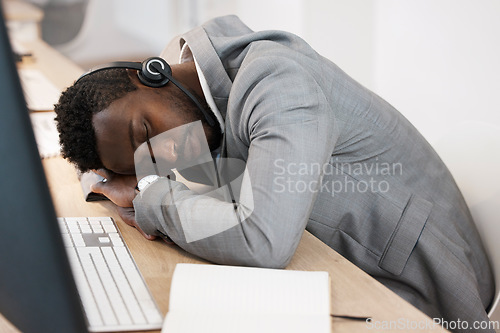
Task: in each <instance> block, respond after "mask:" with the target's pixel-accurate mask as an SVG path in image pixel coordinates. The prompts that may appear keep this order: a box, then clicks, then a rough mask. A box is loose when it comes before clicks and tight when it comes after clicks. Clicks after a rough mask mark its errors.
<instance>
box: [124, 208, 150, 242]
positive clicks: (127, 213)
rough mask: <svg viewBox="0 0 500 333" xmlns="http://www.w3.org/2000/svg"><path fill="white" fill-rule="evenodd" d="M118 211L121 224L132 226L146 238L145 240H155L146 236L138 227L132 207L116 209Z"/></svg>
mask: <svg viewBox="0 0 500 333" xmlns="http://www.w3.org/2000/svg"><path fill="white" fill-rule="evenodd" d="M117 209H118V214H119V215H120V217H121V218H122V220H123V222H125V223H127V224H128V225H129V226H132V227H134V228H136V229H137V230H139V232H140V233H141V234H142V235H143V236H144V238H146V239H147V240H155V239H156V236H153V235H148V234H146V233H145V232H144V231H142V229H141V228H140V227H139V225H138V224H137V221H136V220H135V210H134V208H133V207H119V206H118V207H117Z"/></svg>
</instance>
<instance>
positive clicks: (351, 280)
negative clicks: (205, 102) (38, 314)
mask: <svg viewBox="0 0 500 333" xmlns="http://www.w3.org/2000/svg"><path fill="white" fill-rule="evenodd" d="M29 47H31V48H32V49H33V52H34V54H35V56H36V60H37V62H36V66H39V67H40V68H41V69H42V70H44V72H45V73H47V75H48V76H49V78H51V79H54V83H55V84H57V85H59V86H60V87H61V88H63V87H65V86H67V85H69V84H71V83H72V82H73V81H74V80H75V79H76V78H77V77H78V75H79V74H80V73H81V70H80V69H79V68H77V67H76V66H75V65H73V64H71V63H70V62H69V61H68V60H67V59H65V58H63V57H62V56H61V55H59V54H57V52H54V51H53V50H52V49H50V48H49V47H48V46H47V45H46V44H44V43H42V42H36V43H33V44H31V45H29ZM43 165H44V168H45V172H46V175H47V179H48V182H49V186H50V190H51V193H52V197H53V201H54V205H55V209H56V212H57V214H58V215H59V216H112V217H113V218H114V219H115V220H116V221H117V224H118V227H119V229H120V231H121V232H122V234H123V237H124V239H125V241H126V243H127V244H128V246H129V248H130V250H131V252H132V254H133V256H134V258H135V260H136V262H137V265H138V266H139V269H140V270H141V272H142V274H143V276H144V278H145V279H146V282H147V284H148V286H149V288H150V289H151V291H152V294H153V295H154V297H155V299H156V301H157V303H158V305H159V307H160V309H161V311H162V312H163V314H166V313H167V311H168V300H169V291H170V282H171V278H172V273H173V271H174V268H175V265H176V264H177V263H206V262H205V261H203V260H201V259H199V258H197V257H194V256H192V255H190V254H189V253H187V252H185V251H183V250H181V249H180V248H178V247H177V246H175V245H167V244H165V243H164V242H163V241H160V240H158V241H147V240H145V239H144V238H143V237H142V236H141V235H140V234H139V233H138V232H137V231H136V230H135V229H134V228H132V227H129V226H128V225H126V224H125V223H124V222H123V221H122V220H121V219H120V218H119V216H118V214H117V213H116V211H115V209H114V207H113V205H112V204H111V203H110V202H104V203H102V202H101V203H95V202H94V203H87V202H85V201H84V199H83V194H82V192H81V188H80V184H79V182H78V179H77V176H76V172H75V170H74V168H73V167H72V166H71V165H70V164H68V163H67V162H66V161H65V160H63V159H62V158H60V157H56V158H49V159H44V160H43ZM287 269H294V270H311V271H313V270H314V271H316V270H322V271H328V272H329V273H330V276H331V281H332V285H331V300H332V313H333V314H339V315H351V316H363V317H371V318H373V323H378V324H379V325H382V324H383V323H384V322H385V323H390V322H392V323H393V324H394V325H395V323H403V322H404V323H409V325H419V326H416V327H427V328H428V329H422V330H419V331H424V332H425V331H431V330H432V331H433V332H439V331H442V332H443V331H444V330H442V329H440V328H434V327H433V324H432V321H431V319H430V318H429V317H427V316H426V315H424V314H423V313H422V312H420V311H418V310H417V309H416V308H414V307H413V306H412V305H410V304H409V303H407V302H406V301H404V300H403V299H401V298H400V297H399V296H397V295H396V294H394V293H393V292H391V291H390V290H389V289H387V288H386V287H384V286H383V285H382V284H380V283H379V282H377V281H376V280H374V279H373V278H371V277H370V276H369V275H367V274H366V273H364V272H363V271H361V270H360V269H359V268H357V267H356V266H354V265H353V264H352V263H350V262H349V261H347V260H346V259H345V258H343V257H342V256H340V255H339V254H338V253H337V252H335V251H334V250H332V249H331V248H329V247H328V246H326V245H325V244H324V243H322V242H321V241H319V240H318V239H317V238H315V237H314V236H312V235H311V234H310V233H308V232H305V233H304V235H303V238H302V240H301V242H300V245H299V247H298V249H297V252H296V253H295V255H294V257H293V259H292V262H291V263H290V265H289V266H288V267H287ZM4 325H6V324H4ZM426 325H427V326H426ZM4 327H6V326H4ZM398 327H399V328H400V329H399V330H398V329H391V332H400V331H405V329H404V327H402V326H401V325H400V326H398ZM411 327H415V326H411ZM411 327H410V328H411ZM413 330H415V329H413ZM1 331H2V326H1V318H0V332H1ZM332 331H333V332H349V333H351V332H365V331H366V332H369V331H381V330H377V329H374V328H372V329H370V328H369V327H368V325H367V324H366V323H365V322H357V321H352V320H345V319H332ZM8 332H10V331H8Z"/></svg>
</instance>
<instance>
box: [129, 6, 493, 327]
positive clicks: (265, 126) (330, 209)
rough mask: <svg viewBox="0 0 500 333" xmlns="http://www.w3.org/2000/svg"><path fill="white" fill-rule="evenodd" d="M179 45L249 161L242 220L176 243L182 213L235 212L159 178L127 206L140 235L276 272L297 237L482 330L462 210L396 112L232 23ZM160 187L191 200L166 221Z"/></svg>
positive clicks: (287, 46)
mask: <svg viewBox="0 0 500 333" xmlns="http://www.w3.org/2000/svg"><path fill="white" fill-rule="evenodd" d="M184 42H185V43H187V44H188V45H189V47H190V49H191V51H192V53H193V55H194V56H195V58H196V60H197V62H198V64H199V66H200V68H201V70H202V72H203V74H204V76H205V77H206V80H207V83H208V85H209V87H210V91H211V93H212V95H213V97H214V100H215V103H216V104H217V107H218V108H219V110H220V111H221V113H222V115H223V117H224V118H225V132H226V137H225V145H226V154H227V156H228V157H232V158H237V159H240V160H243V161H245V162H246V170H247V176H248V177H249V180H250V181H249V182H246V183H245V182H243V183H244V184H243V185H242V186H243V187H242V191H243V190H245V189H244V187H245V186H248V187H250V188H251V196H252V198H251V199H252V207H251V209H250V210H247V211H250V212H251V214H247V216H243V218H241V219H240V221H239V223H235V224H233V225H232V226H231V227H228V228H226V229H225V230H224V231H222V232H219V233H216V234H213V235H211V236H209V237H205V238H200V239H196V240H193V239H190V240H187V238H186V235H185V229H184V228H185V226H184V227H183V225H182V223H181V222H180V221H179V219H178V215H179V213H180V214H182V212H181V210H185V211H193V210H198V211H200V210H201V211H202V214H203V215H204V216H206V218H207V220H210V221H212V222H211V223H216V221H217V219H218V218H219V219H224V214H229V213H228V212H229V210H231V209H233V205H232V203H230V202H225V201H223V200H222V201H221V202H217V198H212V200H213V201H212V203H213V205H212V204H204V205H202V204H200V201H202V200H206V198H202V197H203V196H197V194H195V193H192V192H191V191H189V189H187V188H186V187H185V186H183V185H182V184H179V183H178V182H172V184H173V185H172V184H170V185H171V187H172V188H171V189H170V188H169V187H168V186H167V185H166V183H165V182H166V180H160V181H157V182H155V183H154V184H153V185H151V186H150V187H148V189H147V190H146V191H145V192H144V193H143V195H142V196H140V197H137V198H136V200H135V202H134V204H135V209H136V218H137V222H138V223H139V225H140V226H141V227H142V229H143V230H144V231H145V232H147V233H151V234H158V231H160V232H162V233H164V234H167V235H168V236H169V237H170V238H171V239H172V240H173V241H174V242H175V243H176V244H178V245H179V246H180V247H182V248H184V249H185V250H187V251H188V252H190V253H193V254H196V255H198V256H200V257H202V258H205V259H208V260H210V261H213V262H216V263H221V264H234V265H250V266H263V267H285V266H286V265H287V263H288V262H289V261H290V259H291V257H292V256H293V254H294V251H295V249H296V247H297V245H298V243H299V241H300V238H301V235H302V233H303V231H304V229H307V230H309V231H310V232H311V233H312V234H314V235H315V236H316V237H318V238H319V239H321V240H322V241H323V242H325V243H326V244H328V245H329V246H330V247H332V248H333V249H335V250H336V251H338V252H339V253H340V254H342V255H343V256H345V257H346V258H347V259H349V260H350V261H352V262H353V263H354V264H356V265H357V266H359V267H360V268H362V269H363V270H365V271H366V272H367V273H369V274H370V275H372V276H373V277H375V278H376V279H378V280H379V281H381V282H382V283H384V284H385V285H387V286H388V287H389V288H391V289H393V290H394V291H395V292H397V293H398V294H399V295H401V296H402V297H404V298H405V299H407V300H408V301H410V302H411V303H413V304H414V305H416V306H417V307H419V308H420V309H422V310H423V311H424V312H426V313H427V314H428V315H430V316H432V317H437V318H445V319H446V320H456V319H457V318H460V319H461V320H469V321H473V320H487V317H486V314H485V310H484V309H485V307H487V306H488V304H489V302H490V300H491V297H492V294H493V290H494V286H493V280H492V273H491V271H490V267H489V264H488V261H487V258H486V256H485V252H484V249H483V246H482V244H481V241H480V239H479V237H478V234H477V232H476V230H475V228H474V225H473V221H472V220H471V217H470V215H469V211H468V208H467V206H466V204H465V202H464V200H463V198H462V196H461V194H460V192H459V190H458V188H457V186H456V185H455V182H454V180H453V178H452V176H451V175H450V173H449V172H448V170H447V168H446V167H445V166H444V164H443V163H442V161H441V160H440V158H439V157H438V156H437V155H436V153H435V152H434V150H433V149H432V148H431V147H430V146H429V144H428V143H427V142H426V141H425V140H424V138H423V137H422V136H421V135H420V134H419V133H418V132H417V130H416V129H415V128H414V127H413V126H412V125H411V124H410V123H409V122H408V121H407V120H406V119H405V118H404V117H403V116H402V115H401V114H400V113H399V112H398V111H396V110H395V109H394V108H393V107H392V106H391V105H389V104H388V103H387V102H386V101H384V100H383V99H381V98H380V97H379V96H377V95H375V94H374V93H372V92H370V91H369V90H367V89H366V88H364V87H363V86H361V85H360V84H358V83H357V82H355V81H354V80H353V79H352V78H350V77H349V76H348V75H347V74H346V73H344V72H343V71H342V70H341V69H340V68H338V67H337V66H336V65H335V64H333V63H332V62H330V61H329V60H327V59H325V58H323V57H322V56H320V55H319V54H318V53H316V52H315V51H314V50H313V49H312V48H311V47H310V46H309V45H308V44H307V43H305V42H304V41H303V40H302V39H300V38H299V37H297V36H295V35H293V34H290V33H286V32H282V31H263V32H253V31H252V30H250V29H249V28H248V27H246V26H245V25H244V24H243V23H242V22H241V21H240V20H239V19H238V18H237V17H234V16H229V17H223V18H218V19H215V20H212V21H209V22H208V23H206V24H204V25H203V26H201V27H198V28H195V29H193V30H192V31H190V32H188V33H186V34H185V35H183V36H181V39H180V43H181V44H182V43H184ZM174 46H175V48H176V50H178V49H179V48H180V45H179V44H177V45H174ZM170 190H172V191H173V193H177V195H178V197H184V198H187V197H189V198H190V200H187V201H184V202H185V203H184V204H183V205H182V207H181V206H179V207H177V210H178V211H177V212H176V213H175V214H174V213H172V212H171V207H170V205H169V204H170V203H171V196H172V195H173V194H172V192H171V191H170ZM198 199H199V200H198ZM205 202H206V201H205ZM238 204H239V206H238V207H237V211H238V213H241V212H240V211H239V210H244V209H245V207H244V206H245V204H244V203H242V202H240V203H238ZM214 207H217V209H214ZM224 207H225V208H227V209H225V208H224ZM246 208H248V207H246ZM176 214H177V215H176ZM243 215H244V214H243ZM241 216H242V215H241V214H240V217H241ZM333 283H335V281H334V282H333ZM471 325H472V323H471Z"/></svg>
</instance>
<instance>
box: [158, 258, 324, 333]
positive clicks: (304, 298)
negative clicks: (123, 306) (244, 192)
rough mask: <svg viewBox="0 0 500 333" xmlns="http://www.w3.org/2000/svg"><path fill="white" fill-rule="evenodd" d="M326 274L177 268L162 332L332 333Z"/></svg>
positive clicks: (243, 269) (182, 266)
mask: <svg viewBox="0 0 500 333" xmlns="http://www.w3.org/2000/svg"><path fill="white" fill-rule="evenodd" d="M329 283H330V281H329V276H328V273H327V272H304V271H287V270H278V269H264V268H249V267H234V266H218V265H195V264H178V265H177V267H176V269H175V272H174V275H173V278H172V286H171V290H170V305H169V313H168V314H167V317H166V320H165V325H164V328H163V329H164V332H169V333H178V332H201V331H203V332H218V333H220V332H277V331H283V332H305V331H307V332H325V333H326V332H330V288H329Z"/></svg>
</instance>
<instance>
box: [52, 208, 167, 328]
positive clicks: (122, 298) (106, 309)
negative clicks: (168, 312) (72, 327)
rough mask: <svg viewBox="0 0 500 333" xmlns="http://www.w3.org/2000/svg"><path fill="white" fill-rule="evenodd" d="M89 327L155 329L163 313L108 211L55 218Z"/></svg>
mask: <svg viewBox="0 0 500 333" xmlns="http://www.w3.org/2000/svg"><path fill="white" fill-rule="evenodd" d="M58 221H59V226H60V228H61V232H62V236H63V240H64V243H65V245H66V250H67V253H68V257H69V261H70V264H71V267H72V270H73V275H74V276H75V281H76V285H77V288H78V292H79V294H80V298H81V299H82V303H83V307H84V309H85V313H86V316H87V320H88V323H89V331H91V332H112V331H113V332H114V331H132V330H134V331H138V330H149V329H160V328H161V326H162V323H163V316H162V314H161V312H160V311H159V309H158V306H157V305H156V303H155V301H154V299H153V298H152V296H151V293H150V292H149V289H148V287H147V285H146V284H145V282H144V279H143V277H142V276H141V274H140V272H139V270H138V268H137V266H136V264H135V261H134V259H133V258H132V256H131V254H130V251H129V250H128V248H127V246H126V244H125V243H124V241H123V238H122V236H121V234H120V232H119V231H118V228H117V227H116V225H115V222H114V221H113V220H112V219H111V218H110V217H71V218H70V217H65V218H58Z"/></svg>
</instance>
